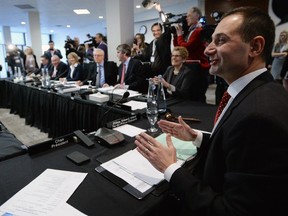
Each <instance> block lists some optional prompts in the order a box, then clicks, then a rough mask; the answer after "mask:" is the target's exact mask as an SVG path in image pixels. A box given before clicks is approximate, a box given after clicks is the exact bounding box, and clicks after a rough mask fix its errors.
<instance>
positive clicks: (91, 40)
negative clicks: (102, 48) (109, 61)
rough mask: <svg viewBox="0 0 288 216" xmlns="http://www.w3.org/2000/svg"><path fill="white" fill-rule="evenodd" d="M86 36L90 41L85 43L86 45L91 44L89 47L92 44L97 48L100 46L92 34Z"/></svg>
mask: <svg viewBox="0 0 288 216" xmlns="http://www.w3.org/2000/svg"><path fill="white" fill-rule="evenodd" d="M86 36H87V38H88V40H86V41H84V44H89V45H91V44H92V45H93V47H95V48H96V47H97V46H98V44H97V42H96V40H95V37H93V36H91V35H90V34H87V35H86Z"/></svg>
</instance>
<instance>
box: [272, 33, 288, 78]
mask: <svg viewBox="0 0 288 216" xmlns="http://www.w3.org/2000/svg"><path fill="white" fill-rule="evenodd" d="M287 53H288V32H287V31H282V32H281V33H280V35H279V41H278V42H277V43H276V44H275V46H274V49H273V52H272V57H273V58H274V59H273V62H272V67H271V74H272V76H273V77H274V79H275V80H278V81H280V82H281V76H280V73H281V70H282V67H283V64H284V61H285V58H286V56H287Z"/></svg>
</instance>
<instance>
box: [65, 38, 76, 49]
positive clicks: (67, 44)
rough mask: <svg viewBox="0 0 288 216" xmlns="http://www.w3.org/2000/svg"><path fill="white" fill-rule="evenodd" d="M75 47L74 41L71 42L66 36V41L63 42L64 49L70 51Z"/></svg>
mask: <svg viewBox="0 0 288 216" xmlns="http://www.w3.org/2000/svg"><path fill="white" fill-rule="evenodd" d="M75 46H76V43H75V40H72V39H71V38H70V37H69V36H67V39H66V40H65V45H64V48H65V49H70V48H73V47H75Z"/></svg>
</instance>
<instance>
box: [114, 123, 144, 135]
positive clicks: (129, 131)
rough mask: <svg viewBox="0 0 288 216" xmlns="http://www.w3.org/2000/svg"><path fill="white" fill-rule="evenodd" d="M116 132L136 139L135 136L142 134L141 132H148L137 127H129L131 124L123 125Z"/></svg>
mask: <svg viewBox="0 0 288 216" xmlns="http://www.w3.org/2000/svg"><path fill="white" fill-rule="evenodd" d="M114 130H117V131H119V132H120V133H122V134H125V135H127V136H130V137H134V136H136V135H138V134H140V133H141V132H145V131H146V130H144V129H142V128H138V127H135V126H133V125H129V124H125V125H121V126H119V127H116V128H114Z"/></svg>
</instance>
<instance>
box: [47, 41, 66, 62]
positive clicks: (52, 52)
mask: <svg viewBox="0 0 288 216" xmlns="http://www.w3.org/2000/svg"><path fill="white" fill-rule="evenodd" d="M48 44H49V49H48V50H46V51H45V52H44V54H45V55H47V56H48V58H49V62H51V58H52V56H53V55H58V56H59V58H60V59H62V58H63V56H62V54H61V51H60V50H59V49H55V47H54V41H52V40H50V41H49V42H48Z"/></svg>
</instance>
